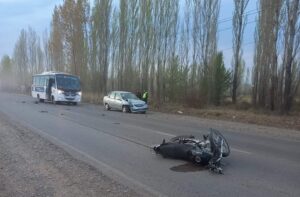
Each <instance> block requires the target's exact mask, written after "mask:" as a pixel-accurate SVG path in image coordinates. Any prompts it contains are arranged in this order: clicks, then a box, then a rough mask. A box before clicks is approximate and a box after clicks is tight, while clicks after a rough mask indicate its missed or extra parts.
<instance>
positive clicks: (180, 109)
mask: <svg viewBox="0 0 300 197" xmlns="http://www.w3.org/2000/svg"><path fill="white" fill-rule="evenodd" d="M151 110H154V111H159V112H163V113H171V114H178V115H189V116H195V117H200V118H205V119H213V120H225V121H232V122H240V123H247V124H256V125H262V126H271V127H277V128H285V129H293V130H299V131H300V113H299V112H292V113H291V114H290V115H284V116H282V115H279V114H275V113H272V112H267V111H258V110H253V109H248V110H241V109H234V108H233V107H208V108H203V109H196V108H189V107H185V106H180V105H174V104H166V105H163V106H162V107H159V108H153V109H151Z"/></svg>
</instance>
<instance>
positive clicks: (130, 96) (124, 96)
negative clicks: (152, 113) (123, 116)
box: [121, 92, 139, 100]
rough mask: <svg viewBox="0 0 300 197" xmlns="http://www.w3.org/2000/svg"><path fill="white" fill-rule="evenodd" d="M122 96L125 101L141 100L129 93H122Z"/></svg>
mask: <svg viewBox="0 0 300 197" xmlns="http://www.w3.org/2000/svg"><path fill="white" fill-rule="evenodd" d="M121 96H122V98H123V99H124V100H127V99H136V100H138V99H139V98H138V97H137V96H136V95H135V94H133V93H129V92H128V93H121Z"/></svg>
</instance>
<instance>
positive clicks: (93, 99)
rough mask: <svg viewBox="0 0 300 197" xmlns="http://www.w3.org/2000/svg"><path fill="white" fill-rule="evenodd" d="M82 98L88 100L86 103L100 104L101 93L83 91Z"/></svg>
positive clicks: (101, 99)
mask: <svg viewBox="0 0 300 197" xmlns="http://www.w3.org/2000/svg"><path fill="white" fill-rule="evenodd" d="M82 95H83V96H82V100H83V101H84V102H88V103H93V104H102V101H103V97H104V95H103V94H95V93H89V92H84V94H82Z"/></svg>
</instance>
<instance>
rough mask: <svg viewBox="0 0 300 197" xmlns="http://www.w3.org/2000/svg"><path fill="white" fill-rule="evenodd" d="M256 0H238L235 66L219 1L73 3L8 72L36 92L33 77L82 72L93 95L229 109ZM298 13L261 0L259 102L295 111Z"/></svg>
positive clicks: (280, 0)
mask: <svg viewBox="0 0 300 197" xmlns="http://www.w3.org/2000/svg"><path fill="white" fill-rule="evenodd" d="M248 2H249V0H234V5H235V7H234V11H233V16H232V34H233V45H232V49H233V57H232V65H227V66H226V67H225V65H224V61H223V54H222V52H221V51H219V50H218V46H217V44H218V36H219V30H218V25H219V23H220V16H219V12H220V0H119V1H113V0H95V1H94V2H93V4H91V3H90V2H89V1H88V0H64V2H63V3H62V5H58V6H56V7H55V8H54V11H53V15H52V21H51V27H50V31H49V33H47V31H45V33H44V34H43V35H42V36H41V37H40V36H39V35H37V33H36V32H35V30H34V29H32V28H28V29H26V30H25V29H23V30H22V31H21V33H20V36H19V39H18V41H17V42H16V44H15V49H14V53H13V55H12V58H9V57H8V56H5V57H3V58H2V74H3V70H5V72H12V73H14V75H16V76H17V79H18V83H19V84H26V85H27V86H30V84H31V75H32V74H35V73H40V72H42V71H45V70H52V71H62V72H68V73H72V74H75V75H78V76H80V78H81V81H82V87H83V90H84V91H85V92H87V93H93V94H95V95H98V96H100V95H102V94H104V93H106V92H107V91H109V90H117V89H118V90H129V91H133V92H136V91H144V90H147V91H149V92H150V98H151V100H152V102H155V103H158V104H161V103H163V102H165V101H168V102H182V103H188V104H193V105H195V106H202V105H207V104H215V105H220V104H222V102H223V100H224V98H225V96H228V95H230V96H231V97H232V101H233V103H236V102H237V101H238V99H239V94H240V89H241V86H242V82H243V81H244V80H243V79H244V77H243V76H244V75H243V72H244V64H245V63H244V61H243V53H242V51H243V50H242V48H243V34H244V29H245V26H246V24H247V15H248V14H247V12H246V9H247V5H248ZM91 5H92V7H91ZM299 7H300V5H299V0H276V1H269V0H258V8H257V25H256V32H255V35H254V37H255V56H254V65H253V69H252V70H253V72H252V74H251V76H252V80H251V82H250V83H252V84H251V85H252V88H251V90H252V102H253V105H254V106H260V107H265V108H270V109H272V110H281V111H283V112H287V111H289V110H290V109H291V106H292V104H293V101H294V98H295V95H296V94H297V90H298V86H299V83H300V61H299V43H300V29H299V28H300V24H299V23H300V21H299V14H300V11H299V10H300V9H299ZM3 62H6V63H5V64H7V62H10V63H11V65H12V69H11V71H9V69H8V68H9V66H6V67H5V66H3V64H4V63H3ZM4 67H5V69H3V68H4ZM4 76H7V74H4ZM2 78H3V75H2Z"/></svg>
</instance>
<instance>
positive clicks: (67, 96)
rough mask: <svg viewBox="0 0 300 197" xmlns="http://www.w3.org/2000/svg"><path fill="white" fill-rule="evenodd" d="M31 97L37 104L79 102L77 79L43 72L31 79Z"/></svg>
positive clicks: (79, 92) (79, 94)
mask: <svg viewBox="0 0 300 197" xmlns="http://www.w3.org/2000/svg"><path fill="white" fill-rule="evenodd" d="M31 95H32V97H33V98H37V99H38V101H39V102H44V101H48V102H52V103H53V104H56V103H58V102H66V103H70V104H74V105H76V104H77V103H79V102H81V96H82V93H81V87H80V80H79V77H77V76H74V75H70V74H67V73H60V72H52V71H50V72H44V73H42V74H38V75H34V76H33V77H32V86H31Z"/></svg>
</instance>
